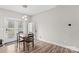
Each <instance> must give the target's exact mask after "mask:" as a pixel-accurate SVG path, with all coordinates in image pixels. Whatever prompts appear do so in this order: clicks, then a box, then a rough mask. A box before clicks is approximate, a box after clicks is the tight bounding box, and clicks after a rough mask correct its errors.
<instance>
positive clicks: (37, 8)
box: [0, 5, 56, 15]
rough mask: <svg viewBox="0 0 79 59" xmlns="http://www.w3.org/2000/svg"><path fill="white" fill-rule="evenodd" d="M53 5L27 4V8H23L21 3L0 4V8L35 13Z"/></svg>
mask: <svg viewBox="0 0 79 59" xmlns="http://www.w3.org/2000/svg"><path fill="white" fill-rule="evenodd" d="M54 7H56V6H55V5H28V7H27V8H23V7H22V5H0V8H3V9H7V10H11V11H16V12H19V13H22V14H27V15H35V14H37V13H40V12H44V11H46V10H49V9H51V8H54Z"/></svg>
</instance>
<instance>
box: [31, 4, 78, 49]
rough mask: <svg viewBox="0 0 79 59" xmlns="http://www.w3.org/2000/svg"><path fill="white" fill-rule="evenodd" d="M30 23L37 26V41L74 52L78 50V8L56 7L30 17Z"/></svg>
mask: <svg viewBox="0 0 79 59" xmlns="http://www.w3.org/2000/svg"><path fill="white" fill-rule="evenodd" d="M32 21H34V22H36V23H37V25H38V28H37V31H38V39H40V40H43V41H48V42H51V43H57V44H59V45H62V46H66V47H67V46H68V47H70V48H71V49H72V48H73V49H74V50H77V48H79V6H74V5H72V6H56V8H53V9H51V10H49V11H46V12H43V13H39V14H37V15H34V16H32ZM68 24H71V25H72V26H71V27H69V26H68ZM78 51H79V50H78Z"/></svg>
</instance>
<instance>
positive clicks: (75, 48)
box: [39, 39, 79, 51]
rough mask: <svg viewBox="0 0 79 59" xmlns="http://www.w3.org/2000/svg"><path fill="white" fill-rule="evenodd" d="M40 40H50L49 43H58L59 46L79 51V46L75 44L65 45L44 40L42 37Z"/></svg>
mask: <svg viewBox="0 0 79 59" xmlns="http://www.w3.org/2000/svg"><path fill="white" fill-rule="evenodd" d="M39 40H41V41H44V42H48V43H51V44H55V45H58V46H61V47H65V48H69V49H71V50H74V51H79V48H77V47H75V46H67V45H63V44H60V43H56V42H51V41H47V40H42V39H39Z"/></svg>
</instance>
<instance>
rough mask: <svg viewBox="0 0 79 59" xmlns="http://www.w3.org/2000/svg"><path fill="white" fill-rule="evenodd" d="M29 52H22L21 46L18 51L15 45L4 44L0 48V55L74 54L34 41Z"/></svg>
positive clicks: (66, 49) (68, 50) (64, 49)
mask: <svg viewBox="0 0 79 59" xmlns="http://www.w3.org/2000/svg"><path fill="white" fill-rule="evenodd" d="M29 48H30V49H29V51H28V50H27V48H26V51H23V46H22V44H21V47H20V49H19V48H17V44H16V42H15V43H12V44H5V45H3V46H2V47H0V53H75V51H73V50H70V49H68V48H64V47H60V46H57V45H55V44H50V43H47V42H43V41H39V40H36V41H35V47H34V48H33V49H32V47H31V44H30V47H29Z"/></svg>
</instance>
